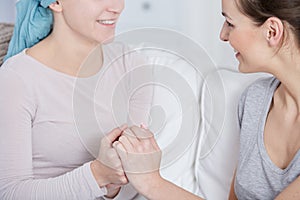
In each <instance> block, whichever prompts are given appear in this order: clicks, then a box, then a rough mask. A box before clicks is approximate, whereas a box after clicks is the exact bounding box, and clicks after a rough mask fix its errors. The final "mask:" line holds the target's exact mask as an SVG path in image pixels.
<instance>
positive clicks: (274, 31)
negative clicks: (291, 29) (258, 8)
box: [264, 17, 284, 46]
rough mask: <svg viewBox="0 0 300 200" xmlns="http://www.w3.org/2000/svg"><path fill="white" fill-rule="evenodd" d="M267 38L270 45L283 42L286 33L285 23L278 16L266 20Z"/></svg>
mask: <svg viewBox="0 0 300 200" xmlns="http://www.w3.org/2000/svg"><path fill="white" fill-rule="evenodd" d="M264 31H265V38H266V39H267V41H268V43H269V45H271V46H277V45H280V44H281V41H282V39H283V33H284V25H283V23H282V21H281V20H280V19H278V18H277V17H270V18H269V19H267V20H266V21H265V29H264Z"/></svg>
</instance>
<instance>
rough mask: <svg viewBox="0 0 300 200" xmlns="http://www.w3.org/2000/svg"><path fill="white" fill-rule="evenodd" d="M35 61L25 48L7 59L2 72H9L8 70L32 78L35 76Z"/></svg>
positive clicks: (0, 71)
mask: <svg viewBox="0 0 300 200" xmlns="http://www.w3.org/2000/svg"><path fill="white" fill-rule="evenodd" d="M34 65H35V63H34V61H33V60H32V59H31V58H30V57H29V56H27V55H26V54H25V50H24V51H22V52H20V53H19V54H17V55H15V56H13V57H11V58H9V59H8V60H6V61H5V62H4V63H3V65H2V66H1V68H0V69H1V70H0V73H8V71H10V72H13V73H15V74H16V75H19V76H20V77H22V78H26V77H27V76H29V77H28V78H29V79H31V78H32V77H33V76H34V70H35V67H34Z"/></svg>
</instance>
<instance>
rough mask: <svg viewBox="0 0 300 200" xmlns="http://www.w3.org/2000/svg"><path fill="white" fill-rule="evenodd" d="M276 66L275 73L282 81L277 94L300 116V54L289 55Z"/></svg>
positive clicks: (285, 104)
mask: <svg viewBox="0 0 300 200" xmlns="http://www.w3.org/2000/svg"><path fill="white" fill-rule="evenodd" d="M276 66H277V67H275V69H276V70H275V72H274V73H273V74H274V75H275V76H276V77H277V78H278V79H279V80H280V82H281V85H280V86H279V88H278V90H277V92H276V95H277V97H278V98H279V99H280V100H281V102H282V105H283V106H285V107H286V108H287V109H289V110H293V111H295V112H296V113H297V115H299V116H300V87H299V85H300V56H299V55H298V53H297V56H296V55H295V54H294V55H293V56H292V58H291V56H288V57H287V58H286V59H283V61H281V62H278V63H277V65H276Z"/></svg>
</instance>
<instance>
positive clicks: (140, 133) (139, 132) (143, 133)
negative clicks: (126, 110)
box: [130, 126, 153, 139]
mask: <svg viewBox="0 0 300 200" xmlns="http://www.w3.org/2000/svg"><path fill="white" fill-rule="evenodd" d="M130 130H131V131H132V132H133V133H134V134H135V136H136V137H137V138H138V139H147V138H150V137H152V136H153V134H152V133H151V132H150V131H149V130H148V129H143V128H140V127H137V126H132V127H130Z"/></svg>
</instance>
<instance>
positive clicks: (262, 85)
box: [240, 77, 279, 103]
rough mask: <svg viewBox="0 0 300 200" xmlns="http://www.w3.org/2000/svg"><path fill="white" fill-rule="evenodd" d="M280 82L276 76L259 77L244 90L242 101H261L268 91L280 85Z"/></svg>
mask: <svg viewBox="0 0 300 200" xmlns="http://www.w3.org/2000/svg"><path fill="white" fill-rule="evenodd" d="M278 82H279V81H278V80H277V79H276V78H275V77H268V78H261V79H258V80H256V81H255V82H253V83H252V84H250V85H249V86H248V87H247V88H246V89H245V90H244V92H243V93H242V95H241V100H240V101H242V102H243V103H245V102H246V101H260V100H262V99H263V98H264V96H265V94H266V92H267V91H270V90H272V88H274V87H276V86H277V85H278Z"/></svg>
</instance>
